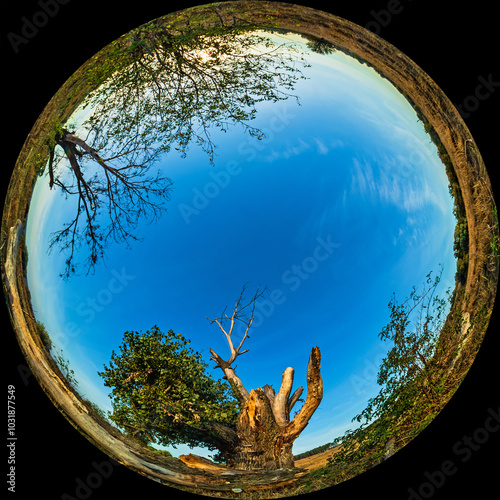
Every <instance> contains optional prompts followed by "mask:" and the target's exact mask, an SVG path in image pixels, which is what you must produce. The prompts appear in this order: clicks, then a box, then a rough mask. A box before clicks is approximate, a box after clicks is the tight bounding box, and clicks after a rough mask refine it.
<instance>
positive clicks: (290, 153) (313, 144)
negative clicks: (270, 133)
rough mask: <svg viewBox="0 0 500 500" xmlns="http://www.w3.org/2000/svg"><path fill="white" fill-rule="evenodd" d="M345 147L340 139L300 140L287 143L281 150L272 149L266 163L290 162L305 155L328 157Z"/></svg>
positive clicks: (318, 138) (313, 138)
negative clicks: (291, 159)
mask: <svg viewBox="0 0 500 500" xmlns="http://www.w3.org/2000/svg"><path fill="white" fill-rule="evenodd" d="M342 147H344V142H343V141H342V140H340V139H331V140H326V139H324V138H323V137H310V138H308V139H303V138H301V139H299V140H298V141H297V142H295V143H293V144H292V143H290V142H287V143H286V144H285V147H283V148H281V149H272V151H271V152H270V153H269V154H268V155H267V156H266V157H265V158H264V161H267V162H269V163H272V162H274V161H276V160H288V159H290V158H293V157H295V156H300V155H302V154H304V153H308V154H309V155H311V154H317V155H321V156H326V155H327V154H329V153H330V152H331V151H332V150H334V149H338V148H342Z"/></svg>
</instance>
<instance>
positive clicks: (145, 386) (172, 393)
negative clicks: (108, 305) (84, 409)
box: [99, 326, 238, 450]
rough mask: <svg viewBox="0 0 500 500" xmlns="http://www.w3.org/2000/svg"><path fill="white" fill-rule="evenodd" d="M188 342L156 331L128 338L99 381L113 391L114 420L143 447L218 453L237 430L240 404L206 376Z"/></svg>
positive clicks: (134, 333) (227, 387) (129, 334)
mask: <svg viewBox="0 0 500 500" xmlns="http://www.w3.org/2000/svg"><path fill="white" fill-rule="evenodd" d="M189 344H190V341H189V340H187V339H185V338H184V337H183V336H182V335H180V334H176V333H174V332H173V331H172V330H169V331H168V332H167V333H163V332H162V331H160V329H159V328H158V327H157V326H155V327H153V328H152V329H150V330H147V331H146V332H144V333H141V332H132V331H128V332H125V334H124V337H123V343H122V344H121V346H120V351H119V353H115V352H114V351H113V353H112V355H111V361H110V363H109V366H105V367H104V371H103V372H99V375H100V376H101V377H103V379H104V384H105V385H106V386H107V387H111V388H112V393H111V398H112V404H113V413H112V414H111V420H112V421H113V422H115V423H116V424H118V425H119V426H121V427H122V428H124V429H125V430H126V432H127V433H128V434H129V435H131V436H134V437H136V438H138V439H140V440H141V441H143V442H144V443H149V442H151V443H159V444H162V445H165V446H167V445H174V446H175V445H177V444H181V443H185V444H188V445H190V446H198V445H201V446H206V447H208V448H209V449H211V450H215V449H218V447H219V446H220V443H221V435H222V436H223V435H224V432H225V431H226V432H227V431H228V430H231V429H232V428H234V425H235V422H236V415H237V407H238V405H237V402H236V400H235V399H234V397H233V396H232V393H231V390H230V388H229V386H228V385H227V384H226V383H224V382H220V381H216V380H214V379H213V378H212V377H211V376H210V375H209V374H208V373H207V371H206V369H207V365H206V364H205V363H204V362H203V360H202V357H201V354H200V353H198V352H195V351H194V350H193V349H191V348H190V347H188V346H189Z"/></svg>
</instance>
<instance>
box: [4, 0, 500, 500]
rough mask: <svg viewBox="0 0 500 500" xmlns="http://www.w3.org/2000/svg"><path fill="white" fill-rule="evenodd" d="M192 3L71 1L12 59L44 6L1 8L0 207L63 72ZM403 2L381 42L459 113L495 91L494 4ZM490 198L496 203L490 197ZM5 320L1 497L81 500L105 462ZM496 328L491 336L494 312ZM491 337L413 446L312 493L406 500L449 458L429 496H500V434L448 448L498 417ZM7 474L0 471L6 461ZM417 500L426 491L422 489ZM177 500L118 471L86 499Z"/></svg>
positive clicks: (353, 5)
mask: <svg viewBox="0 0 500 500" xmlns="http://www.w3.org/2000/svg"><path fill="white" fill-rule="evenodd" d="M198 3H199V2H177V3H169V2H156V1H147V0H142V1H137V2H127V1H100V2H97V1H92V0H85V1H83V0H70V1H69V2H68V3H67V5H61V6H60V9H59V13H58V14H57V15H55V16H54V17H53V18H51V19H50V20H49V22H48V23H47V25H46V26H44V27H42V28H40V29H39V33H38V34H37V35H36V36H35V37H33V38H32V39H31V40H29V42H28V43H27V44H25V45H21V46H20V47H19V52H18V53H17V54H16V53H14V50H13V48H12V46H11V44H10V43H9V40H8V38H7V34H8V33H10V32H14V33H17V34H20V32H21V27H22V24H23V20H22V18H23V16H26V17H27V18H28V19H32V17H33V15H34V14H35V13H36V12H37V11H39V10H40V6H39V5H38V4H37V2H34V1H23V2H2V4H1V8H2V12H1V13H2V15H1V23H2V30H1V35H0V42H1V50H2V52H1V55H2V65H1V76H0V81H1V85H2V92H1V100H2V112H1V115H0V117H1V122H2V127H1V133H0V136H1V139H2V140H1V156H0V161H1V172H2V181H3V182H2V186H1V187H2V198H3V196H4V194H5V191H6V188H7V183H8V179H9V176H10V173H11V172H12V169H13V166H14V163H15V160H16V158H17V155H18V154H19V151H20V149H21V147H22V144H23V142H24V140H25V138H26V136H27V134H28V133H29V130H30V129H31V127H32V125H33V123H34V121H35V120H36V118H37V116H38V115H39V114H40V113H41V111H42V110H43V107H44V106H45V104H46V103H47V102H48V100H49V99H50V98H51V97H52V96H53V95H54V94H55V92H56V91H57V90H58V88H59V87H60V86H61V85H62V84H63V82H64V81H65V80H66V79H67V78H68V77H69V76H70V75H71V73H73V72H74V71H75V70H76V69H77V68H78V67H79V66H80V65H81V64H82V63H83V62H84V61H85V60H86V59H88V58H89V57H91V56H92V55H93V54H95V53H96V52H97V51H98V50H99V49H101V48H102V47H103V46H104V45H105V44H107V43H109V42H111V41H112V40H114V39H115V38H117V37H118V36H120V35H122V34H123V33H125V32H127V31H128V30H130V29H132V28H134V27H137V26H138V25H140V24H142V23H144V22H146V21H149V20H151V19H154V18H156V17H159V16H161V15H164V14H167V13H168V12H170V11H173V10H178V9H181V8H184V7H187V6H194V5H196V4H198ZM296 3H299V4H303V5H307V6H309V7H314V8H319V9H322V10H327V11H329V12H332V13H333V14H336V15H338V16H340V17H344V18H346V19H349V20H351V21H353V22H355V23H357V24H359V25H361V26H366V24H367V23H368V22H369V21H372V20H374V16H373V13H374V12H375V13H377V12H380V11H381V10H384V9H387V7H388V4H389V0H386V1H334V2H330V3H328V4H324V3H318V2H314V1H313V2H296ZM400 5H401V6H403V9H402V11H401V12H400V13H398V14H396V15H392V19H391V21H390V23H389V24H388V25H387V26H386V27H381V30H380V33H379V34H380V36H381V37H383V38H384V39H386V40H387V41H389V42H391V43H392V44H393V45H395V46H396V47H397V48H398V49H400V50H401V51H402V52H404V53H405V54H406V55H408V56H409V57H410V58H411V59H413V61H415V62H416V63H417V64H418V65H419V66H420V67H422V68H423V69H424V71H426V72H427V73H428V74H429V75H430V76H431V77H432V78H433V79H434V80H435V82H436V83H437V84H438V85H439V86H440V87H441V88H442V89H443V91H444V92H445V94H447V96H448V97H449V98H450V99H451V101H452V102H454V103H455V104H460V103H462V102H463V101H464V99H465V98H466V97H467V96H469V95H473V94H474V91H475V88H476V86H477V85H478V83H479V82H478V77H479V76H483V77H484V78H485V79H487V78H488V75H490V74H491V75H492V79H493V80H494V81H495V82H500V68H499V61H500V51H499V49H498V47H499V43H498V42H499V40H498V25H499V20H500V8H499V5H500V4H498V3H497V2H485V1H472V2H470V1H467V2H462V1H454V2H442V1H417V0H413V1H410V0H401V1H400ZM499 98H500V87H498V88H497V89H496V91H495V92H494V93H492V95H491V97H489V98H488V99H486V100H484V101H481V103H480V105H479V107H478V109H477V110H476V111H474V112H473V113H471V115H470V117H468V118H467V119H466V120H465V121H466V124H467V126H468V127H469V129H470V131H471V133H472V136H473V137H474V139H475V140H476V142H477V144H478V146H479V149H480V151H481V153H482V156H483V158H484V161H485V163H486V166H487V168H488V171H489V174H490V177H491V179H492V181H493V182H494V184H495V185H497V180H498V168H499V154H498V143H499V139H500V127H499ZM496 192H497V196H498V190H497V191H496ZM2 241H3V236H2ZM2 313H3V315H2V318H3V321H2V323H1V324H2V334H3V335H2V366H3V367H5V368H6V370H4V373H5V382H4V385H3V386H2V387H3V388H4V390H5V397H6V396H7V384H13V385H15V386H16V391H17V392H16V394H17V435H18V441H17V449H16V452H17V455H16V458H17V464H16V465H17V466H16V478H17V484H16V493H15V494H12V493H10V492H9V491H7V483H5V485H3V484H2V490H3V489H4V488H5V494H6V496H5V498H10V497H12V498H15V499H22V500H42V499H51V500H54V499H60V498H61V496H62V495H64V494H65V493H67V494H68V495H71V496H73V497H74V498H77V495H76V492H75V490H76V487H77V482H76V481H77V478H80V479H81V480H83V481H85V480H86V478H87V476H88V474H89V473H90V472H93V467H92V465H91V464H92V462H94V461H96V462H101V461H104V460H106V459H107V456H106V455H104V454H103V453H101V452H100V451H99V450H98V449H97V448H96V447H94V446H93V445H92V444H91V443H90V442H88V441H87V440H86V439H85V438H84V437H82V436H81V435H80V434H79V433H78V432H77V431H76V430H75V429H74V428H73V427H72V426H71V425H70V424H69V422H68V421H67V420H66V419H65V418H64V417H63V416H62V415H61V414H60V413H59V412H58V411H57V410H56V409H55V407H54V406H53V405H52V403H51V402H50V401H49V399H48V398H47V397H46V396H45V394H44V392H43V390H42V389H41V388H40V386H39V385H38V383H37V382H36V380H35V379H34V377H33V376H31V377H29V379H28V383H27V385H25V383H24V382H23V378H22V377H21V376H20V372H19V370H18V367H19V366H25V362H24V358H23V356H22V353H21V351H20V349H19V347H18V344H17V341H16V340H15V336H14V333H13V329H12V327H11V326H10V322H9V318H8V315H7V312H6V308H5V307H4V306H3V305H2ZM492 324H493V325H495V326H497V327H498V308H497V310H496V311H495V312H494V315H493V322H492ZM494 330H495V328H494V326H493V327H491V326H490V329H489V331H488V333H487V335H486V338H485V340H484V342H483V345H482V348H481V350H480V352H479V354H478V356H477V358H476V361H475V363H474V365H473V367H472V368H471V370H470V372H469V374H468V375H467V377H466V379H465V381H464V382H463V384H462V385H461V386H460V388H459V390H458V392H457V393H456V395H455V397H454V398H453V399H452V400H451V402H450V403H449V404H448V405H447V406H446V408H445V409H444V410H443V411H442V412H441V414H440V415H439V416H438V417H437V418H436V420H435V421H434V422H433V423H432V424H431V425H430V426H429V427H428V428H427V429H426V430H425V431H424V432H422V433H421V434H420V435H419V436H418V437H417V438H416V439H415V440H414V441H413V442H412V443H410V444H409V445H408V446H406V447H405V448H404V449H403V450H401V451H400V452H398V453H397V454H396V455H395V456H394V457H392V458H391V459H390V460H388V461H387V462H385V463H383V464H382V465H380V466H377V467H375V468H374V469H372V470H371V471H368V472H367V473H365V474H363V475H361V476H359V477H357V478H355V479H353V480H351V481H347V482H345V483H342V484H341V485H338V486H336V487H334V488H332V489H329V490H326V491H323V492H321V493H318V494H311V495H310V496H311V497H313V496H314V497H319V496H323V495H324V496H325V497H327V498H335V499H346V500H347V499H372V498H373V499H375V498H383V499H386V500H390V499H397V500H404V499H407V498H408V497H409V492H408V488H414V489H415V490H416V491H418V487H419V485H420V484H421V483H422V481H427V479H426V478H425V476H424V473H425V472H426V471H428V472H429V473H432V472H434V471H436V470H438V469H439V468H440V467H441V465H442V463H443V461H445V460H448V459H451V460H453V462H454V463H455V464H456V465H457V468H458V472H457V473H455V474H454V475H453V476H451V477H448V478H447V479H446V482H445V484H444V485H443V486H442V487H440V488H436V489H435V491H434V493H433V495H432V498H433V499H436V500H437V499H450V500H458V499H464V500H469V499H471V500H472V499H474V500H481V499H494V498H500V487H499V484H500V483H499V473H500V467H499V465H500V453H499V449H500V446H499V436H500V432H496V433H494V434H491V436H490V439H489V440H488V441H487V442H486V443H485V444H483V445H482V446H481V447H480V449H479V450H478V451H475V452H473V453H472V455H471V457H470V459H469V460H468V461H467V462H465V463H462V462H461V461H460V458H461V457H458V456H456V455H455V454H454V453H453V451H452V450H453V446H454V445H455V444H456V443H457V442H458V441H460V440H462V439H463V437H464V436H466V435H472V434H473V433H474V431H475V430H476V429H477V428H479V427H482V426H483V425H484V422H485V420H486V419H487V417H488V412H487V410H488V408H491V409H493V410H495V409H496V411H498V407H499V398H498V394H500V386H499V377H498V363H499V356H498V354H499V352H500V350H499V341H498V333H495V331H494ZM332 418H335V416H334V415H332ZM5 433H6V431H5ZM333 437H334V436H332V438H333ZM4 446H5V445H4ZM4 453H5V464H6V462H7V448H4ZM462 458H463V455H462ZM3 470H4V473H5V474H6V472H7V470H8V468H7V464H6V465H5V469H3ZM3 477H4V478H5V477H6V476H5V475H4V476H3ZM423 493H424V494H426V493H429V490H425V491H423ZM178 494H179V492H178V490H175V489H169V488H167V487H164V486H161V485H159V484H157V483H155V482H154V481H151V480H149V479H146V478H144V477H142V476H140V475H139V474H137V473H134V472H132V471H130V470H129V469H127V468H125V467H123V466H115V468H114V471H113V473H112V475H111V476H110V477H109V478H107V479H104V480H103V482H102V485H101V486H100V487H98V488H96V489H94V490H93V491H92V494H91V496H90V497H89V498H91V499H92V500H98V499H106V500H114V499H117V500H130V499H144V500H154V499H164V498H166V497H167V498H168V497H176V496H177V495H178ZM3 495H4V491H2V496H3ZM185 496H189V495H185ZM67 498H70V497H67ZM193 498H194V497H193Z"/></svg>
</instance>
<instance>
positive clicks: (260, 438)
mask: <svg viewBox="0 0 500 500" xmlns="http://www.w3.org/2000/svg"><path fill="white" fill-rule="evenodd" d="M320 363H321V353H320V351H319V348H318V347H314V348H313V349H312V351H311V356H310V358H309V365H308V369H307V398H306V401H305V403H304V405H303V407H302V408H301V410H300V411H299V412H298V414H297V415H296V417H295V418H294V419H293V420H292V421H290V411H291V409H292V407H293V405H294V404H295V403H296V402H297V401H298V400H299V396H300V394H301V393H302V391H303V389H302V387H300V388H299V389H298V390H297V391H295V393H294V394H293V395H292V396H291V397H290V392H291V387H292V383H293V372H294V370H293V368H287V369H286V370H285V372H284V373H283V381H282V385H281V388H280V390H279V392H278V394H277V395H275V394H274V390H273V389H272V387H270V386H265V387H263V388H259V389H252V390H251V391H250V394H249V395H248V397H247V398H246V399H244V396H241V397H240V400H244V405H243V408H242V409H241V411H240V414H239V416H238V423H237V427H236V435H237V438H236V439H235V440H234V441H233V442H232V446H231V447H228V448H226V451H225V455H226V460H227V465H228V467H230V468H234V469H241V470H255V469H263V470H272V469H291V468H293V467H294V460H293V453H292V445H293V442H294V441H295V439H297V437H298V436H299V435H300V433H301V432H302V431H303V430H304V429H305V427H306V426H307V424H308V423H309V419H310V418H311V416H312V415H313V413H314V411H315V410H316V408H317V407H318V406H319V404H320V402H321V399H322V397H323V381H322V378H321V374H320ZM231 375H232V376H235V375H234V372H233V373H232V374H231ZM238 380H239V379H238ZM233 382H234V380H233ZM238 386H239V387H241V388H242V390H243V391H245V392H246V390H245V389H244V388H243V386H242V385H241V382H240V384H238V385H237V384H236V383H235V384H234V385H233V387H238ZM247 394H248V393H247ZM283 396H284V397H283Z"/></svg>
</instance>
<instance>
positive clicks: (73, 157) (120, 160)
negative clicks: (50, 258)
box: [48, 18, 307, 278]
mask: <svg viewBox="0 0 500 500" xmlns="http://www.w3.org/2000/svg"><path fill="white" fill-rule="evenodd" d="M205 21H207V20H205ZM252 30H253V28H252V27H251V26H236V25H235V26H225V25H224V24H223V23H222V22H221V21H219V22H216V23H215V24H212V25H210V23H208V22H205V23H201V22H200V23H198V24H196V23H188V24H187V25H182V26H181V25H178V26H171V25H170V24H167V22H166V21H165V20H164V19H162V18H160V19H158V20H156V21H153V22H151V23H148V24H146V25H144V26H141V27H140V28H138V29H136V30H133V31H131V32H130V33H129V34H127V35H125V36H123V37H122V38H120V39H118V40H117V41H116V42H114V43H113V44H112V45H111V46H110V47H109V48H108V49H107V55H106V60H105V61H102V60H100V59H98V58H97V60H96V61H95V63H94V65H93V66H92V67H91V69H89V70H88V74H87V75H86V77H87V79H88V81H89V85H91V86H92V87H95V90H94V91H92V92H90V93H89V95H88V96H87V98H86V100H85V101H84V103H83V105H84V106H89V109H91V111H92V112H91V113H90V116H89V118H88V119H87V120H86V121H85V123H84V124H83V125H82V126H81V128H80V129H79V132H78V135H76V134H75V131H74V130H73V131H72V130H71V128H72V126H71V125H70V124H58V126H57V127H56V128H55V130H54V131H53V134H52V136H51V138H50V141H49V148H50V159H49V163H48V174H49V183H50V187H51V188H52V187H58V188H60V189H61V190H62V191H63V192H64V193H65V194H66V195H68V196H69V195H76V196H77V197H78V203H77V206H76V211H75V216H74V218H73V219H72V220H71V221H70V222H68V223H66V224H65V226H64V227H63V228H62V229H61V230H58V231H56V232H54V233H53V235H52V237H51V241H50V247H51V248H53V247H54V246H57V247H59V248H60V249H63V250H65V251H66V252H67V255H68V257H67V262H66V268H65V272H64V273H63V276H64V277H66V278H67V277H69V276H70V275H71V274H72V273H74V272H76V271H75V270H76V265H75V261H74V257H75V252H76V250H77V249H78V248H79V247H80V246H81V245H84V246H86V247H88V248H89V249H90V254H89V256H88V258H87V259H86V261H85V267H86V269H87V271H88V272H89V271H91V270H93V269H94V267H95V264H96V262H97V261H98V260H99V259H100V258H102V257H103V255H104V249H105V248H106V245H107V244H109V242H110V241H112V240H114V241H118V242H125V243H128V242H129V241H130V240H134V239H138V237H137V235H136V234H135V229H136V228H137V225H138V221H139V220H140V219H141V218H145V217H147V218H149V219H151V220H155V219H156V218H158V217H159V216H160V215H161V214H162V213H163V212H164V211H165V210H166V204H165V202H166V201H167V200H168V198H169V193H170V187H171V181H170V179H169V178H168V177H167V176H166V175H165V174H164V172H161V171H157V172H152V171H151V168H152V165H153V164H154V163H155V162H156V161H157V160H158V159H159V158H160V157H161V155H163V154H164V153H168V152H169V151H171V150H177V151H178V153H179V154H180V155H181V156H182V157H184V156H186V154H187V151H188V148H189V146H190V145H191V144H196V145H198V146H199V147H201V148H202V150H203V151H205V152H206V153H207V154H208V156H209V161H210V162H212V164H213V161H214V155H215V149H216V145H215V143H214V140H213V132H214V130H219V131H224V132H227V131H228V130H229V128H230V127H231V126H234V125H240V126H241V127H243V129H244V130H245V131H247V132H248V133H249V134H250V135H251V136H254V137H256V138H258V139H261V138H262V137H263V133H262V131H261V130H259V129H258V128H256V127H254V126H252V125H251V122H252V120H253V119H254V118H255V117H256V114H257V105H258V103H260V102H277V101H281V100H286V99H288V98H289V97H291V96H292V91H293V89H294V85H295V83H296V82H297V81H298V80H299V79H300V78H303V75H302V73H301V71H300V69H299V65H300V64H302V65H303V66H307V65H306V63H305V61H304V59H303V58H302V57H301V56H300V53H299V51H298V50H295V49H293V48H291V47H288V46H287V47H282V46H277V45H276V44H275V43H274V42H272V41H271V39H270V38H269V37H267V36H265V35H264V34H262V32H252ZM294 97H296V96H294ZM297 99H298V98H297ZM63 160H64V161H63Z"/></svg>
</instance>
